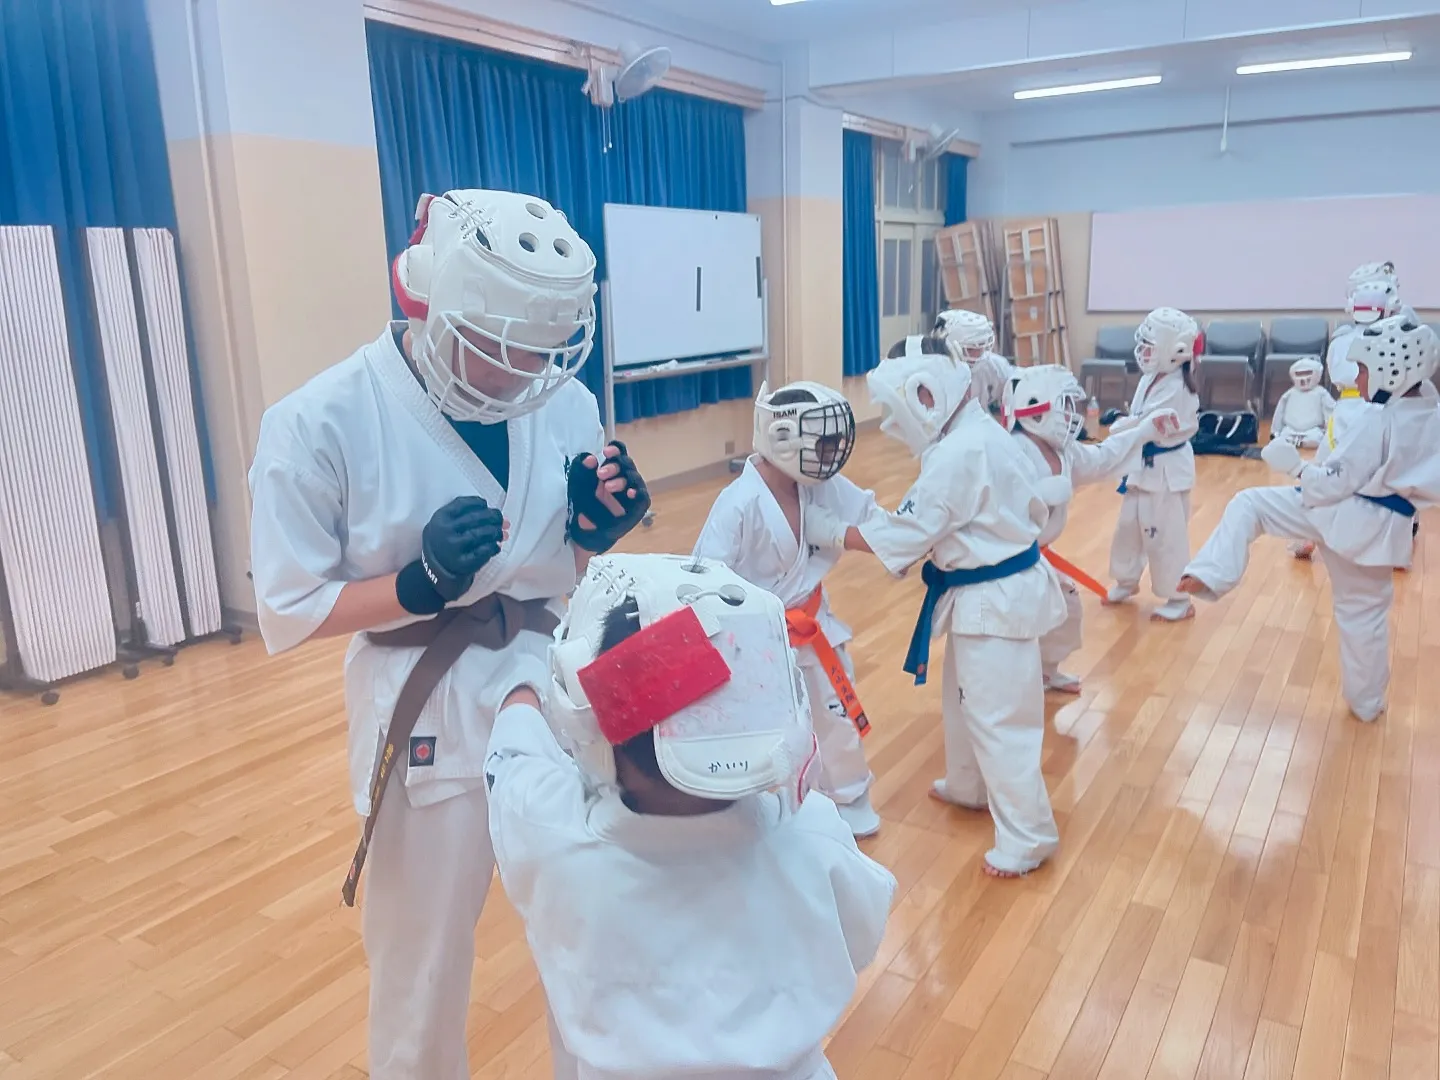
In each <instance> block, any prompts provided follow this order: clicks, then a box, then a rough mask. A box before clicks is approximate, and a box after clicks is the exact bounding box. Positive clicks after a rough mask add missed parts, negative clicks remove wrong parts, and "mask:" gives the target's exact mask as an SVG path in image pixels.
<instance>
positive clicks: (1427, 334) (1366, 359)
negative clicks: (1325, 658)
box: [1180, 315, 1440, 722]
mask: <svg viewBox="0 0 1440 1080" xmlns="http://www.w3.org/2000/svg"><path fill="white" fill-rule="evenodd" d="M1349 359H1350V360H1351V361H1352V362H1353V363H1355V364H1356V365H1357V367H1358V371H1357V373H1356V375H1355V383H1356V386H1357V388H1358V389H1359V391H1360V394H1361V396H1362V397H1363V398H1364V399H1365V400H1367V401H1370V402H1373V403H1374V404H1376V405H1379V406H1382V407H1381V408H1378V409H1372V410H1370V411H1368V412H1365V413H1363V414H1360V415H1358V416H1357V418H1356V422H1355V425H1354V427H1353V428H1352V429H1351V430H1350V431H1349V432H1348V433H1347V437H1346V438H1345V439H1344V440H1342V441H1340V442H1339V444H1338V445H1337V446H1336V447H1335V450H1334V452H1333V453H1331V454H1330V456H1329V457H1328V458H1326V459H1325V461H1324V462H1323V463H1312V464H1308V465H1307V464H1306V463H1305V462H1304V461H1303V460H1302V459H1301V457H1300V453H1299V451H1298V450H1296V448H1295V447H1294V445H1293V444H1291V443H1289V442H1285V441H1284V440H1279V439H1277V440H1275V441H1274V442H1272V443H1270V444H1269V445H1268V446H1267V447H1266V448H1265V450H1264V452H1263V456H1264V458H1265V461H1266V463H1267V464H1269V465H1270V467H1271V468H1272V469H1274V470H1276V471H1277V472H1281V473H1285V474H1287V475H1288V476H1291V477H1293V478H1294V480H1295V484H1287V485H1285V486H1283V487H1259V488H1249V489H1247V490H1245V491H1241V492H1239V493H1238V494H1237V495H1236V496H1235V497H1234V498H1233V499H1231V500H1230V504H1229V506H1227V507H1226V508H1225V514H1224V516H1223V517H1222V518H1221V519H1220V524H1219V526H1218V527H1217V528H1216V530H1215V532H1214V533H1213V534H1212V535H1211V537H1210V539H1209V540H1207V541H1206V542H1205V546H1204V547H1202V548H1201V549H1200V552H1199V554H1198V555H1196V556H1195V558H1194V560H1193V561H1192V562H1191V563H1190V565H1189V566H1188V567H1187V568H1186V570H1185V574H1184V576H1183V577H1182V578H1181V581H1180V588H1181V590H1182V591H1184V592H1186V593H1189V594H1193V595H1196V596H1200V597H1202V598H1204V599H1209V600H1213V599H1216V598H1218V597H1220V596H1223V595H1224V594H1225V593H1227V592H1229V591H1230V590H1231V589H1233V588H1234V587H1235V586H1236V585H1237V584H1239V582H1240V579H1241V577H1242V576H1243V575H1244V573H1245V567H1246V564H1247V562H1248V560H1249V554H1250V544H1251V543H1252V542H1254V540H1255V539H1256V538H1257V537H1259V536H1260V535H1261V534H1262V533H1268V534H1270V535H1272V536H1283V537H1288V538H1290V539H1293V540H1308V541H1310V542H1311V543H1314V544H1315V545H1316V548H1317V550H1318V551H1319V553H1320V557H1321V559H1322V560H1323V561H1324V563H1325V568H1326V570H1327V571H1329V574H1330V591H1331V594H1332V597H1333V600H1334V605H1335V626H1336V628H1337V630H1338V631H1339V635H1340V674H1341V686H1342V689H1343V691H1344V694H1345V700H1346V702H1347V703H1348V704H1349V706H1350V710H1351V712H1353V713H1354V714H1355V716H1356V717H1357V718H1358V719H1360V720H1363V721H1366V722H1369V721H1372V720H1374V719H1376V718H1377V717H1378V716H1379V715H1380V714H1381V712H1383V711H1384V709H1385V702H1386V692H1387V690H1388V687H1389V683H1390V648H1389V631H1390V625H1389V623H1390V619H1389V616H1390V605H1391V602H1392V600H1393V598H1394V587H1393V585H1392V582H1391V572H1392V570H1393V569H1394V568H1395V567H1399V566H1405V565H1408V564H1409V561H1410V557H1411V548H1412V538H1411V523H1412V521H1413V520H1414V517H1415V514H1416V511H1417V510H1419V509H1423V508H1425V507H1429V506H1436V505H1440V411H1437V410H1436V408H1435V403H1434V401H1432V400H1430V399H1429V398H1427V397H1426V396H1424V394H1423V393H1422V390H1421V388H1422V386H1423V384H1424V383H1425V382H1426V381H1427V380H1429V379H1430V378H1431V376H1432V375H1434V373H1435V370H1436V367H1437V364H1440V341H1437V339H1436V336H1435V332H1434V331H1433V330H1431V329H1430V328H1429V327H1428V326H1424V325H1419V324H1416V323H1414V322H1411V321H1409V320H1408V319H1407V318H1406V317H1405V316H1403V315H1402V316H1396V317H1393V318H1388V319H1383V320H1381V321H1379V322H1376V323H1374V324H1372V325H1370V326H1367V327H1366V328H1364V329H1363V330H1360V331H1357V332H1356V333H1355V334H1354V335H1353V339H1352V343H1351V346H1350V349H1349Z"/></svg>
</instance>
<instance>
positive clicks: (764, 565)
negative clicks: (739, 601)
mask: <svg viewBox="0 0 1440 1080" xmlns="http://www.w3.org/2000/svg"><path fill="white" fill-rule="evenodd" d="M810 505H817V506H821V507H823V508H824V509H825V510H827V511H829V513H831V514H832V515H834V516H835V518H836V519H837V520H839V521H840V522H841V523H842V524H845V525H859V524H860V522H861V521H863V520H864V519H865V518H866V517H867V516H868V515H869V514H871V513H873V512H876V511H878V507H877V506H876V504H875V496H874V494H872V493H871V492H869V491H865V490H862V489H861V488H859V487H856V486H855V485H854V484H853V483H851V482H850V481H849V480H847V479H845V477H843V476H833V477H831V478H830V479H829V480H826V481H823V482H822V483H819V484H801V485H800V519H801V530H802V539H801V540H800V541H797V540H796V537H795V532H794V530H792V529H791V528H790V522H789V521H788V520H786V517H785V511H784V510H782V509H781V508H780V504H779V503H778V502H776V500H775V496H774V494H773V493H772V492H771V491H770V488H769V486H768V485H767V484H766V483H765V480H764V478H763V477H761V475H760V472H759V470H758V469H756V467H755V463H754V458H751V459H750V460H748V461H746V462H745V468H744V470H743V471H742V472H741V473H740V475H739V476H738V477H736V478H735V479H734V480H733V481H731V482H730V484H729V485H727V486H726V488H725V490H724V491H722V492H720V495H719V497H718V498H716V500H715V505H714V506H712V507H711V508H710V516H709V517H707V518H706V519H705V527H704V528H703V529H701V530H700V538H699V539H698V540H696V541H695V554H696V555H698V556H700V557H702V558H706V559H717V560H719V561H720V562H723V563H724V564H725V565H726V566H728V567H730V569H732V570H734V571H735V572H736V573H737V574H739V575H740V576H741V577H743V578H744V579H745V580H746V581H749V582H752V583H753V584H755V585H758V586H759V587H760V588H762V589H765V590H767V591H768V592H772V593H774V594H775V595H776V596H778V597H779V598H780V601H781V603H783V604H784V605H785V606H786V607H787V608H796V607H799V606H800V605H802V604H803V603H804V602H805V601H806V600H807V599H809V597H810V595H811V594H812V593H813V592H814V591H815V590H816V589H817V588H820V589H821V599H820V611H819V613H818V614H817V615H816V617H815V619H816V622H818V623H819V624H820V629H821V630H822V631H823V632H824V634H825V637H826V638H827V639H828V640H829V642H830V644H831V645H832V646H833V647H834V649H835V652H836V653H837V654H838V655H839V657H840V661H841V663H842V664H843V665H844V667H845V671H846V673H847V674H848V675H849V676H850V679H851V681H852V682H853V681H854V679H855V666H854V664H852V663H851V661H850V653H849V650H848V649H846V648H845V645H846V643H847V642H848V641H849V640H850V639H851V637H852V636H853V635H852V634H851V632H850V627H848V626H846V625H845V624H844V623H843V622H841V621H840V620H839V619H837V618H836V617H835V613H834V612H833V611H831V610H830V598H829V596H828V595H827V594H826V593H825V592H824V590H823V586H822V585H821V583H822V582H823V581H824V580H825V575H826V574H828V573H829V572H830V571H831V570H833V569H834V568H835V564H836V563H838V562H839V561H840V556H841V555H842V554H843V552H842V551H839V550H830V549H825V550H821V549H819V548H816V547H813V546H812V545H810V544H808V543H805V542H803V530H804V519H805V507H807V506H810ZM796 656H797V658H798V659H799V662H800V670H801V671H803V672H804V673H805V685H806V688H807V689H808V690H809V692H810V708H811V716H812V719H813V723H814V725H815V735H816V738H817V739H819V741H820V763H821V773H820V783H819V787H820V790H821V791H823V792H824V793H825V794H826V795H829V796H830V798H832V799H834V800H835V801H836V802H837V803H840V804H842V805H844V804H848V803H853V802H855V801H857V800H858V799H861V798H864V796H865V794H866V792H868V791H869V790H870V785H871V783H872V782H873V781H874V779H875V778H874V776H873V775H872V774H871V772H870V765H869V762H867V761H866V760H865V750H864V747H863V746H862V744H861V741H860V735H859V733H858V732H857V731H856V730H855V725H854V723H852V722H851V720H850V717H849V716H847V715H846V713H845V707H844V706H843V705H842V704H841V703H840V699H839V697H838V696H837V695H836V693H835V688H834V687H833V686H831V685H830V679H829V677H828V676H827V675H826V674H825V669H824V667H822V666H821V664H820V661H819V659H818V658H817V657H816V655H815V650H814V649H811V648H801V649H798V650H796Z"/></svg>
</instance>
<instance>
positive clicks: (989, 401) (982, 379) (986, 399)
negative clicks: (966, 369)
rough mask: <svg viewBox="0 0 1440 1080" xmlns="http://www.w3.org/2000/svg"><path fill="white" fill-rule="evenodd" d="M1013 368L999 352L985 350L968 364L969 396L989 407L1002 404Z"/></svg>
mask: <svg viewBox="0 0 1440 1080" xmlns="http://www.w3.org/2000/svg"><path fill="white" fill-rule="evenodd" d="M1014 373H1015V368H1014V367H1013V366H1012V365H1011V363H1010V361H1009V360H1006V359H1005V357H1003V356H1001V355H1000V354H999V353H993V352H987V353H985V354H984V355H983V356H981V357H980V359H979V360H976V361H975V362H974V363H973V364H971V365H970V396H971V397H973V398H974V399H975V400H976V401H978V402H980V404H981V405H984V406H985V408H987V409H989V408H991V407H992V406H1002V405H1003V403H1004V400H1005V388H1006V387H1007V386H1008V385H1009V384H1010V377H1011V376H1012V375H1013V374H1014Z"/></svg>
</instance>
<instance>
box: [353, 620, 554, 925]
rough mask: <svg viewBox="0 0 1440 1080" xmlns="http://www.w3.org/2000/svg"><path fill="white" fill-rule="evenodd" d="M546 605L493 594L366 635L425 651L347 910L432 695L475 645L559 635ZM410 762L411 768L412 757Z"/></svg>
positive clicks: (394, 735)
mask: <svg viewBox="0 0 1440 1080" xmlns="http://www.w3.org/2000/svg"><path fill="white" fill-rule="evenodd" d="M547 603H548V601H545V600H514V599H512V598H510V597H508V596H501V595H499V594H498V593H492V594H491V595H490V596H484V597H481V598H480V599H479V600H477V601H475V603H473V604H471V605H469V606H468V607H457V608H447V609H446V610H444V611H442V612H441V613H440V614H439V615H437V616H435V618H433V619H427V620H425V621H424V622H418V623H412V624H411V625H409V626H402V627H401V628H400V629H398V630H386V631H384V632H381V633H370V634H366V635H365V636H366V638H367V639H368V640H369V641H370V643H371V644H373V645H379V646H380V647H381V648H384V649H415V648H424V650H425V651H424V652H423V653H421V654H420V659H419V660H417V661H415V666H414V667H413V668H411V669H410V674H409V675H408V676H407V677H406V679H405V685H403V686H402V687H401V688H400V696H399V697H398V698H396V700H395V712H394V713H393V714H392V715H391V717H390V730H389V733H388V734H387V735H386V737H385V748H384V749H383V750H381V751H380V760H379V761H378V762H377V763H376V765H375V776H374V778H373V779H372V780H371V782H370V814H369V816H368V817H366V819H365V831H364V832H363V833H362V834H361V837H360V846H359V847H357V848H356V849H355V858H353V859H351V860H350V872H349V873H348V874H346V875H345V886H344V888H343V889H342V890H341V893H340V895H341V896H343V897H344V899H345V906H346V907H354V906H355V889H356V888H357V887H358V886H359V884H360V871H361V870H362V869H363V868H364V866H365V855H366V852H368V851H369V850H370V837H371V836H372V835H373V834H374V832H375V822H376V820H377V819H378V818H379V816H380V800H381V799H383V798H384V797H385V788H386V786H387V785H388V784H389V782H390V774H391V773H392V772H394V771H395V762H396V760H397V759H398V758H399V756H400V747H401V746H403V745H405V743H406V742H407V741H408V740H409V738H410V734H411V733H412V732H413V731H414V730H415V723H416V721H418V720H419V719H420V713H421V712H422V711H423V710H424V708H425V703H426V702H427V701H429V700H430V695H431V694H432V693H434V692H435V688H436V687H437V686H439V685H440V680H441V679H443V678H444V677H445V673H446V672H448V671H449V670H450V669H451V668H452V667H454V666H455V663H456V661H458V660H459V659H460V656H461V654H462V653H464V652H465V650H466V649H468V648H469V647H470V646H471V645H478V646H480V647H481V648H482V649H490V650H492V651H498V650H500V649H503V648H505V646H507V645H509V644H510V642H512V641H514V640H515V638H516V637H517V636H518V635H519V634H520V631H522V630H533V631H534V632H535V633H537V634H546V635H549V634H551V633H554V631H555V627H556V626H558V625H559V622H560V621H559V620H558V619H557V618H556V617H555V615H554V614H553V613H552V612H551V611H550V610H549V609H548V608H547V607H546V604H547ZM406 763H407V766H408V763H409V759H408V758H407V759H406Z"/></svg>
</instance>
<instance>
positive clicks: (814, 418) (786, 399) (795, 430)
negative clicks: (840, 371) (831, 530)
mask: <svg viewBox="0 0 1440 1080" xmlns="http://www.w3.org/2000/svg"><path fill="white" fill-rule="evenodd" d="M777 398H778V399H779V400H780V403H779V404H776V399H777ZM854 449H855V411H854V410H853V409H852V408H850V402H848V401H846V400H845V395H844V394H842V393H840V392H839V391H838V390H832V389H831V388H830V387H828V386H824V385H822V384H821V383H814V382H794V383H790V384H789V385H788V386H782V387H781V388H780V389H779V390H776V391H775V392H774V393H773V394H772V393H771V392H770V388H769V386H768V385H766V384H761V386H760V393H759V394H757V395H756V397H755V452H756V453H757V454H759V455H760V456H761V457H762V458H764V459H765V460H766V461H768V462H770V463H771V464H772V465H774V466H775V467H776V468H777V469H779V470H780V471H781V472H783V473H784V474H785V475H786V476H789V477H790V478H791V479H793V480H798V481H799V482H800V483H802V484H818V483H819V482H820V481H822V480H828V479H830V477H832V476H834V475H835V474H836V473H838V472H839V471H840V470H841V469H843V468H844V467H845V462H847V461H849V460H850V452H851V451H852V450H854Z"/></svg>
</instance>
